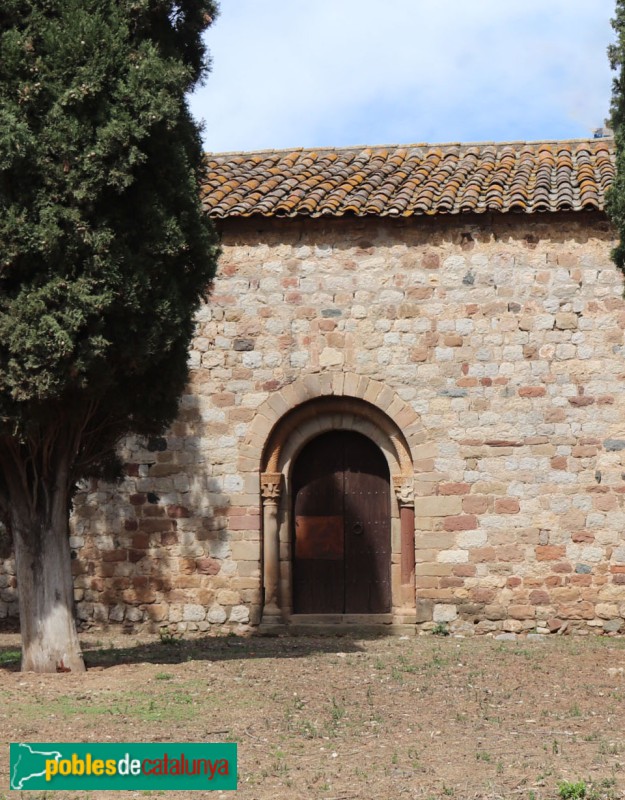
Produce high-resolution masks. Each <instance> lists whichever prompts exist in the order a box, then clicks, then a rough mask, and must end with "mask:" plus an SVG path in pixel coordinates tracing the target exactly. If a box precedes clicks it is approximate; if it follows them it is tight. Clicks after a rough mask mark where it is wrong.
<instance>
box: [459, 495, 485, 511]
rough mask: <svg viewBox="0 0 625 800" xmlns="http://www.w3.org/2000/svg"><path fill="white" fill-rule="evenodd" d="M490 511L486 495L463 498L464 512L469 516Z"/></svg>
mask: <svg viewBox="0 0 625 800" xmlns="http://www.w3.org/2000/svg"><path fill="white" fill-rule="evenodd" d="M487 509H488V497H487V496H486V495H480V494H476V495H468V496H467V497H463V498H462V510H463V511H465V512H466V513H467V514H484V513H485V512H486V510H487Z"/></svg>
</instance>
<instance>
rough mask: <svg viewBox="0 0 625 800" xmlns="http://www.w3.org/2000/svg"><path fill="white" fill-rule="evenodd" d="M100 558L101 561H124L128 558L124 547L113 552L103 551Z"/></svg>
mask: <svg viewBox="0 0 625 800" xmlns="http://www.w3.org/2000/svg"><path fill="white" fill-rule="evenodd" d="M100 558H101V559H102V561H126V560H127V558H128V550H126V548H125V547H118V548H116V549H115V550H105V551H104V552H103V553H102V554H101V555H100Z"/></svg>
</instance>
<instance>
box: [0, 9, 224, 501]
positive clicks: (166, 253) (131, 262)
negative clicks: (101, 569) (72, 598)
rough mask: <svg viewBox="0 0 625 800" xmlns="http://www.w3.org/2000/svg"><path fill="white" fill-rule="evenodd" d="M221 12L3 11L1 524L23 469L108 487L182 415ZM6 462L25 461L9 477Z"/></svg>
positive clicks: (208, 268)
mask: <svg viewBox="0 0 625 800" xmlns="http://www.w3.org/2000/svg"><path fill="white" fill-rule="evenodd" d="M215 13H216V8H215V5H214V3H213V0H41V2H37V3H33V2H32V1H31V0H3V2H2V5H1V7H0V510H1V507H2V505H3V502H4V505H5V507H6V505H7V504H8V500H7V498H8V495H9V488H8V486H9V483H10V469H11V467H10V466H9V464H14V463H15V459H18V460H21V462H22V463H23V464H25V465H26V467H27V471H26V473H25V475H26V477H27V478H28V479H32V480H34V479H35V478H37V479H38V480H44V481H45V480H46V476H48V480H50V479H53V478H54V477H55V475H56V472H57V471H58V469H59V467H58V465H59V463H60V460H62V455H63V451H66V455H67V458H68V460H69V464H68V471H69V475H68V481H69V483H70V485H71V484H73V483H75V481H77V480H79V479H81V478H84V477H87V476H91V475H104V476H105V477H110V476H111V475H113V474H114V473H115V471H116V470H117V468H118V465H117V464H116V460H115V456H114V449H115V446H116V444H117V443H118V442H119V440H120V439H121V438H122V437H123V436H124V435H126V434H127V433H130V432H135V433H139V434H153V433H157V432H160V431H162V430H163V428H164V427H165V426H166V425H167V424H168V423H169V422H171V421H172V419H173V418H174V416H175V414H176V410H177V402H178V398H179V396H180V393H181V392H182V390H183V387H184V385H185V382H186V380H187V366H186V360H187V350H188V346H189V342H190V339H191V336H192V333H193V318H194V313H195V311H196V310H197V308H198V307H199V304H200V302H201V299H202V297H203V295H204V294H205V292H206V291H207V290H208V287H210V282H211V280H212V278H213V276H214V272H215V264H216V257H217V252H218V248H217V244H216V238H215V235H214V232H213V229H212V227H211V225H210V223H209V222H208V220H207V219H206V218H205V216H204V215H203V214H202V213H201V206H200V200H199V183H200V180H201V177H202V169H203V161H202V148H201V140H200V135H199V133H200V132H199V128H198V126H197V124H196V123H195V122H194V121H193V119H192V118H191V116H190V113H189V110H188V106H187V102H186V99H185V94H186V93H187V92H188V91H189V90H191V89H192V88H193V87H194V86H195V85H196V84H197V83H198V82H200V81H201V80H203V78H204V77H205V75H206V73H207V69H208V58H207V53H206V51H205V47H204V44H203V42H202V39H201V34H202V32H203V31H204V30H205V28H206V27H207V26H208V25H209V24H210V22H211V20H212V17H213V16H214V15H215ZM7 453H8V454H10V456H11V459H13V460H12V461H9V458H8V455H7Z"/></svg>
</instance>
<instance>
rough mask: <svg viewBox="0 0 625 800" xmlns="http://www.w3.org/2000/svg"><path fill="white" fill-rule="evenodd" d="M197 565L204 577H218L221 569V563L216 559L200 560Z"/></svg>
mask: <svg viewBox="0 0 625 800" xmlns="http://www.w3.org/2000/svg"><path fill="white" fill-rule="evenodd" d="M195 563H196V566H197V571H198V572H201V573H202V575H217V573H218V572H219V570H220V569H221V563H220V562H219V561H217V559H216V558H198V559H197V561H196V562H195Z"/></svg>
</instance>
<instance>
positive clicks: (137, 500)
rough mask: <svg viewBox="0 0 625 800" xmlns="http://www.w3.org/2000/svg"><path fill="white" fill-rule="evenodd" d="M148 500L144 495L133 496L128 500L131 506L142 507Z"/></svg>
mask: <svg viewBox="0 0 625 800" xmlns="http://www.w3.org/2000/svg"><path fill="white" fill-rule="evenodd" d="M146 499H147V498H146V496H145V495H144V494H131V495H130V497H129V498H128V500H129V501H130V505H131V506H142V505H143V504H144V503H145V502H146Z"/></svg>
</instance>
